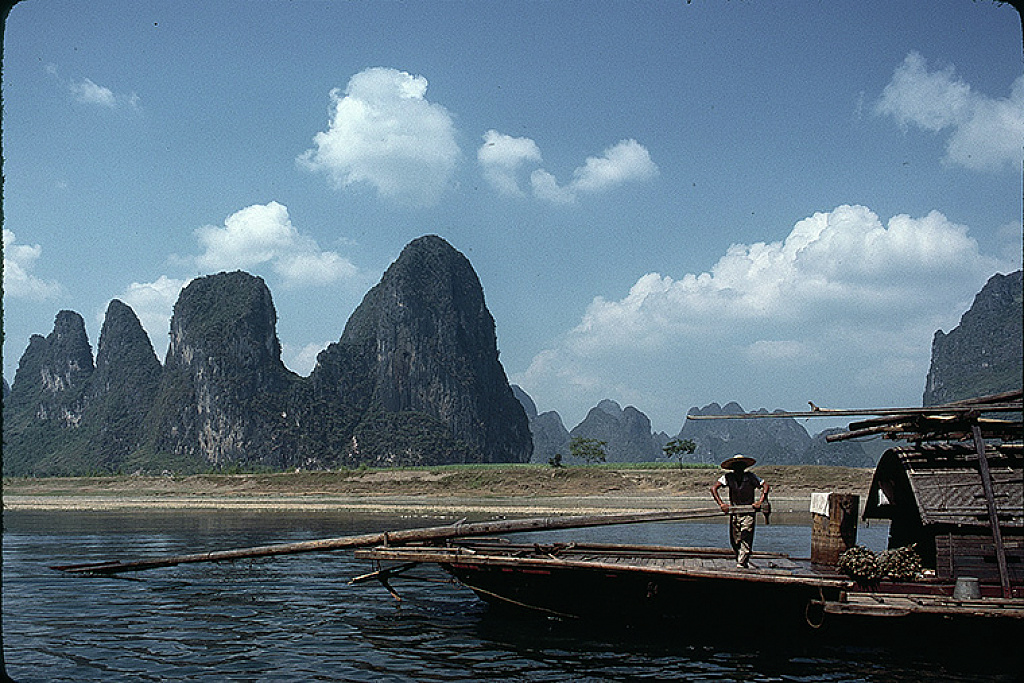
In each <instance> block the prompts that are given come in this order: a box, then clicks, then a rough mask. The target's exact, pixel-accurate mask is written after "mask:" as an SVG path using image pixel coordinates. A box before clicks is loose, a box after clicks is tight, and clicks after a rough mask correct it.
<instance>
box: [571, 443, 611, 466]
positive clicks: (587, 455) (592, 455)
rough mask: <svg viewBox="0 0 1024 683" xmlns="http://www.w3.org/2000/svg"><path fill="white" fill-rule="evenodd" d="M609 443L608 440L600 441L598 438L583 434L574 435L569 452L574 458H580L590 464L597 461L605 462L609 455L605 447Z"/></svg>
mask: <svg viewBox="0 0 1024 683" xmlns="http://www.w3.org/2000/svg"><path fill="white" fill-rule="evenodd" d="M607 445H608V442H607V441H598V440H597V439H587V438H585V437H582V436H574V437H572V441H570V442H569V453H571V454H572V456H573V457H574V458H580V459H581V460H583V461H584V462H586V463H587V464H588V465H592V464H594V463H597V462H605V460H607V455H606V454H605V450H604V447H605V446H607Z"/></svg>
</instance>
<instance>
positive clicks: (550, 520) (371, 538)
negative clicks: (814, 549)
mask: <svg viewBox="0 0 1024 683" xmlns="http://www.w3.org/2000/svg"><path fill="white" fill-rule="evenodd" d="M729 512H730V514H749V513H750V512H753V507H752V506H749V505H747V506H732V508H731V509H730V511H729ZM721 515H722V511H721V510H720V509H718V508H703V509H693V510H666V511H659V512H639V513H623V514H609V515H567V516H564V517H535V518H530V519H510V520H500V521H493V522H474V523H470V524H461V523H460V524H449V525H447V526H435V527H424V528H420V529H399V530H397V531H384V532H380V533H372V534H360V535H355V536H341V537H338V538H323V539H318V540H314V541H299V542H297V543H276V544H273V545H264V546H256V547H252V548H235V549H232V550H214V551H210V552H205V553H192V554H188V555H165V556H162V557H154V558H150V559H144V560H131V561H128V562H121V561H120V560H112V561H105V562H90V563H86V564H66V565H51V566H50V568H51V569H57V570H60V571H64V572H70V573H72V574H104V575H105V574H120V573H123V572H137V571H144V570H147V569H156V568H158V567H174V566H177V565H179V564H189V563H194V562H221V561H225V560H240V559H248V558H255V557H273V556H277V555H293V554H296V553H308V552H317V551H326V550H342V549H345V548H363V547H367V546H374V545H403V544H406V543H418V542H424V541H441V540H445V539H450V538H462V537H468V536H486V535H489V534H494V533H512V532H519V531H549V530H555V529H580V528H584V527H592V526H605V525H612V524H638V523H642V522H669V521H676V520H683V519H697V518H701V517H717V516H721Z"/></svg>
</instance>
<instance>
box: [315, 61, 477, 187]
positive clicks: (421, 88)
mask: <svg viewBox="0 0 1024 683" xmlns="http://www.w3.org/2000/svg"><path fill="white" fill-rule="evenodd" d="M426 92H427V79H425V78H423V77H422V76H413V75H410V74H408V73H406V72H404V71H398V70H396V69H388V68H383V67H375V68H371V69H366V70H364V71H361V72H359V73H358V74H356V75H355V76H353V77H352V78H351V80H349V82H348V86H347V87H346V88H345V91H344V92H343V93H342V92H341V91H339V90H338V89H334V90H332V91H331V116H330V121H329V123H328V127H327V130H326V131H322V132H319V133H317V134H316V136H314V138H313V143H314V147H313V148H312V149H309V150H307V151H306V152H305V153H304V154H302V155H301V156H300V157H299V163H300V164H302V165H304V166H305V167H307V168H309V169H310V170H313V171H316V172H323V173H325V174H326V175H327V176H328V178H330V180H331V181H332V182H333V183H334V185H335V186H336V187H338V188H344V187H347V186H349V185H352V184H356V183H367V184H369V185H371V186H372V187H374V188H375V189H376V190H377V192H378V194H379V195H380V196H381V197H384V198H387V199H394V200H398V201H400V202H403V203H407V204H412V205H423V206H429V205H433V204H436V203H437V201H438V200H439V199H440V197H441V195H442V193H443V192H444V190H445V188H446V187H447V186H448V184H449V182H450V180H451V178H452V175H453V173H454V172H455V168H456V166H457V164H458V160H459V157H460V155H461V152H460V150H459V146H458V143H457V142H456V141H455V126H454V123H453V121H452V117H451V115H450V114H449V113H448V111H447V110H446V109H445V108H444V107H442V106H441V105H439V104H435V103H432V102H430V101H428V100H427V99H426Z"/></svg>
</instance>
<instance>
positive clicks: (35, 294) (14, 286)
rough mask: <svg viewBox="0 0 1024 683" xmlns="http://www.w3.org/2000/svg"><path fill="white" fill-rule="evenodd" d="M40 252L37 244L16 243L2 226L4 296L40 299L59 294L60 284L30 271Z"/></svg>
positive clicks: (12, 234)
mask: <svg viewBox="0 0 1024 683" xmlns="http://www.w3.org/2000/svg"><path fill="white" fill-rule="evenodd" d="M42 253H43V248H42V247H41V246H40V245H38V244H34V245H29V244H18V241H17V237H16V236H15V235H14V233H13V232H11V231H10V230H8V229H7V228H4V296H12V297H15V298H20V299H34V300H37V301H41V300H44V299H52V298H53V297H55V296H57V295H58V294H60V292H61V286H60V284H58V283H57V282H54V281H52V280H44V279H41V278H38V277H36V276H34V275H32V273H31V271H32V269H33V268H34V267H35V263H36V261H38V260H39V257H40V256H41V255H42Z"/></svg>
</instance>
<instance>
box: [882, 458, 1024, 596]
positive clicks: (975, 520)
mask: <svg viewBox="0 0 1024 683" xmlns="http://www.w3.org/2000/svg"><path fill="white" fill-rule="evenodd" d="M985 457H986V459H987V461H988V470H989V478H990V480H991V491H992V501H993V503H994V506H995V512H996V516H997V518H998V520H999V527H1000V531H1001V536H1002V545H1003V552H1004V555H1005V561H1006V569H1007V571H1008V574H1009V579H1010V582H1011V583H1013V584H1018V585H1019V584H1024V448H1022V445H1021V444H1020V443H988V444H987V445H986V448H985ZM863 516H864V518H865V519H888V520H890V521H891V523H890V527H889V547H890V548H898V547H903V546H907V545H910V544H913V543H916V544H917V550H918V553H919V554H920V555H921V559H922V562H923V564H924V566H926V567H930V568H933V569H935V572H936V576H937V577H938V578H940V579H949V580H953V579H956V578H958V577H961V576H971V577H976V578H978V579H979V580H981V581H985V582H996V583H998V582H999V580H1000V577H999V567H998V559H997V549H996V546H995V542H994V539H993V533H992V525H991V523H990V513H989V509H988V503H987V498H986V492H985V486H984V482H983V478H982V473H981V471H980V461H979V457H978V453H977V451H976V450H975V448H974V445H973V444H968V443H933V444H928V443H922V444H915V445H912V446H900V447H897V448H891V449H889V450H888V451H886V452H885V453H884V454H883V455H882V457H881V458H880V459H879V461H878V465H877V466H876V468H875V474H874V478H873V480H872V482H871V488H870V490H869V492H868V498H867V502H866V505H865V509H864V515H863Z"/></svg>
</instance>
